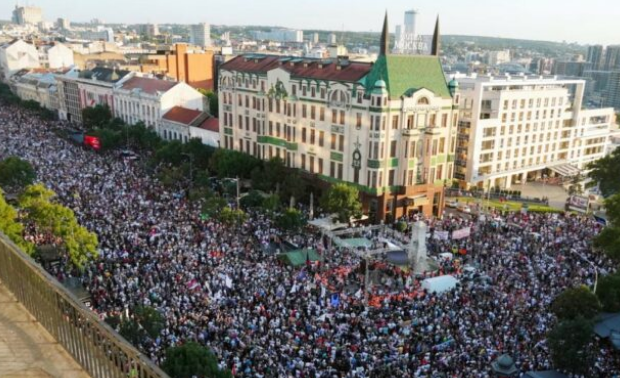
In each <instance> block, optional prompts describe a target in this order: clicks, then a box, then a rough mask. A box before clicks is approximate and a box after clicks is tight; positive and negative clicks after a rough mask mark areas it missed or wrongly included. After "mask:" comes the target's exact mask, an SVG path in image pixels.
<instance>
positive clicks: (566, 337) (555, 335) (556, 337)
mask: <svg viewBox="0 0 620 378" xmlns="http://www.w3.org/2000/svg"><path fill="white" fill-rule="evenodd" d="M591 339H592V323H591V322H590V321H588V320H586V319H584V318H583V317H578V318H576V319H574V320H566V321H563V322H560V323H558V324H557V325H556V326H555V327H554V328H553V330H552V331H551V332H549V334H548V335H547V342H548V344H549V349H550V351H551V359H552V360H553V365H554V366H555V367H556V368H557V369H563V370H568V371H570V372H573V373H583V372H585V371H586V370H587V368H588V366H590V363H591V356H590V355H591V348H589V347H588V345H589V343H590V341H591Z"/></svg>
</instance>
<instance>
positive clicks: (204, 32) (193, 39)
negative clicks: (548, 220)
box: [189, 22, 211, 47]
mask: <svg viewBox="0 0 620 378" xmlns="http://www.w3.org/2000/svg"><path fill="white" fill-rule="evenodd" d="M189 43H191V44H192V45H195V46H200V47H210V46H211V26H210V25H209V24H207V23H205V22H203V23H200V24H197V25H191V26H190V27H189Z"/></svg>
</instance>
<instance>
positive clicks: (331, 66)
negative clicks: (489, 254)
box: [219, 15, 459, 222]
mask: <svg viewBox="0 0 620 378" xmlns="http://www.w3.org/2000/svg"><path fill="white" fill-rule="evenodd" d="M387 21H388V20H387V15H386V18H385V22H384V26H383V33H382V38H381V51H380V54H379V56H378V58H377V60H376V61H375V62H374V63H362V62H355V61H350V60H349V58H348V57H346V56H338V57H331V58H329V59H311V58H299V57H296V58H293V57H282V56H275V55H264V54H251V55H245V56H238V57H236V58H234V59H232V60H231V61H228V62H226V63H224V64H223V65H222V66H221V68H220V76H219V88H220V109H221V113H222V114H221V120H222V121H221V122H220V136H221V140H222V144H221V146H222V147H223V148H228V149H234V150H237V151H241V152H245V153H249V154H252V155H254V156H256V157H259V158H262V159H265V160H267V159H271V158H274V157H280V158H281V159H283V160H284V161H285V163H286V165H287V166H288V167H291V168H297V169H300V170H301V171H302V172H305V173H306V174H307V175H308V177H311V178H313V179H316V180H317V182H320V183H327V184H332V183H340V182H345V183H348V184H350V185H353V186H355V187H357V188H358V189H359V191H360V193H361V196H362V201H363V206H364V211H365V212H366V213H367V214H368V215H369V216H370V218H371V219H373V220H374V221H377V222H378V221H380V220H388V221H389V220H391V219H395V218H398V217H401V216H403V215H410V214H411V213H415V212H420V213H424V214H425V215H432V214H435V215H439V214H441V212H442V209H443V205H444V200H443V191H444V186H445V185H448V184H451V180H452V175H453V172H454V161H455V156H454V153H455V146H456V132H457V122H458V97H459V96H458V93H457V88H456V86H455V85H452V86H450V85H449V84H448V83H447V82H446V79H445V76H444V73H443V70H442V66H441V62H440V58H439V48H440V46H439V42H440V36H439V24H438V23H437V26H436V27H435V36H434V37H433V44H432V55H431V56H422V55H414V56H407V55H393V54H388V46H389V45H390V41H389V29H388V22H387Z"/></svg>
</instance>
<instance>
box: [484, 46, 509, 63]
mask: <svg viewBox="0 0 620 378" xmlns="http://www.w3.org/2000/svg"><path fill="white" fill-rule="evenodd" d="M509 62H510V50H500V51H489V52H488V53H487V63H488V64H489V65H490V66H499V65H500V64H503V63H509Z"/></svg>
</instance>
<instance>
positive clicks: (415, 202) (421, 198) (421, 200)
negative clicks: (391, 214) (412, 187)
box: [406, 194, 430, 207]
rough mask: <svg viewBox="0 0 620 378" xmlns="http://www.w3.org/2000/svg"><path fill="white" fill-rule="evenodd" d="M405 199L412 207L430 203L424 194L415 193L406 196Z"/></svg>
mask: <svg viewBox="0 0 620 378" xmlns="http://www.w3.org/2000/svg"><path fill="white" fill-rule="evenodd" d="M406 200H407V202H408V206H414V207H418V206H426V205H428V204H429V203H430V202H429V200H428V197H427V196H426V194H416V195H414V196H409V197H407V198H406Z"/></svg>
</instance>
